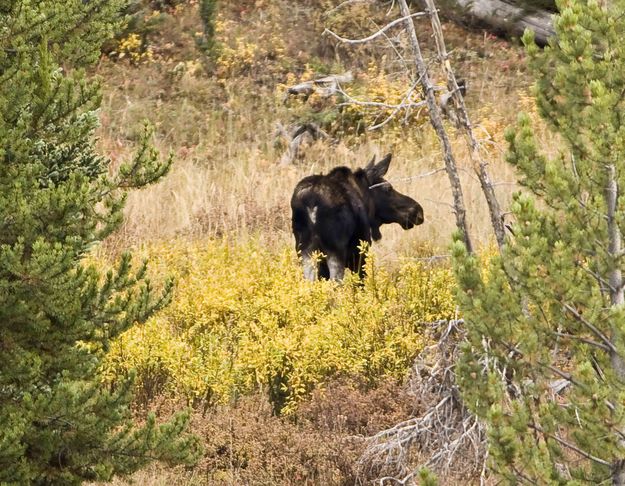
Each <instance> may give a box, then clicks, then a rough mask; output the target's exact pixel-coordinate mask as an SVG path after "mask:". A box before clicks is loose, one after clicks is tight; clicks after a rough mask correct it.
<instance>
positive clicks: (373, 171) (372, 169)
mask: <svg viewBox="0 0 625 486" xmlns="http://www.w3.org/2000/svg"><path fill="white" fill-rule="evenodd" d="M392 158H393V154H386V155H385V156H384V158H383V159H382V160H380V161H379V162H378V163H377V164H375V165H373V160H372V161H371V162H369V164H368V165H367V167H366V168H365V170H366V171H367V176H368V177H369V180H377V179H381V178H382V177H384V175H385V174H386V173H387V172H388V166H389V165H390V164H391V159H392ZM374 160H375V159H374Z"/></svg>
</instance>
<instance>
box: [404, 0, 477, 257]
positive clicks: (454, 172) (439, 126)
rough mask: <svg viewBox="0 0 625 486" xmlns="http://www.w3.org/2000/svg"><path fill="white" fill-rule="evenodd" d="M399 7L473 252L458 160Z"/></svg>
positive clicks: (412, 34) (458, 223) (413, 33)
mask: <svg viewBox="0 0 625 486" xmlns="http://www.w3.org/2000/svg"><path fill="white" fill-rule="evenodd" d="M398 3H399V8H400V11H401V15H402V16H403V17H405V21H404V23H405V25H406V29H407V31H408V35H409V37H410V45H411V47H412V52H413V54H414V62H415V66H416V68H417V73H418V75H419V80H420V83H421V86H422V88H423V93H424V95H425V100H426V102H427V105H428V110H429V114H430V122H431V123H432V127H434V130H435V131H436V134H437V135H438V138H439V140H440V141H441V145H442V147H443V158H444V160H445V170H446V172H447V176H448V177H449V182H450V183H451V190H452V194H453V198H454V212H455V214H456V226H457V228H458V229H459V230H460V231H461V232H462V238H463V240H464V244H465V246H466V248H467V251H468V252H469V253H473V246H472V245H471V239H470V238H469V229H468V227H467V221H466V212H467V211H466V208H465V205H464V196H463V194H462V186H461V185H460V177H459V176H458V168H457V166H456V160H455V159H454V156H453V153H452V151H451V143H450V141H449V137H448V136H447V132H445V127H444V126H443V119H442V117H441V112H440V108H439V106H438V103H437V102H436V96H435V94H434V87H433V86H432V83H431V82H430V77H429V74H428V70H427V65H426V63H425V60H424V59H423V55H422V54H421V48H420V47H419V39H418V38H417V32H416V30H415V27H414V22H413V19H412V17H411V14H410V9H409V8H408V5H407V4H406V0H399V1H398Z"/></svg>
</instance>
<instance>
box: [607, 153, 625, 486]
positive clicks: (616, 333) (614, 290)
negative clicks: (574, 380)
mask: <svg viewBox="0 0 625 486" xmlns="http://www.w3.org/2000/svg"><path fill="white" fill-rule="evenodd" d="M607 170H608V185H607V187H606V192H605V199H606V205H607V210H608V214H607V219H608V238H609V246H608V253H609V254H610V256H611V258H612V265H613V268H612V270H611V271H610V274H609V283H610V303H611V304H612V307H622V306H623V304H625V289H624V288H623V274H622V272H621V269H620V268H619V267H618V263H617V261H618V258H619V256H620V253H621V252H622V242H621V232H620V229H619V227H618V224H617V221H616V210H617V206H618V196H619V194H618V183H617V181H616V167H615V166H614V165H609V166H608V167H607ZM611 333H612V335H611V337H610V340H611V341H612V344H614V346H613V347H612V348H611V351H610V362H611V364H612V368H613V370H614V373H615V374H616V376H617V378H618V379H619V380H620V381H621V382H623V383H625V360H623V357H622V356H621V355H620V354H619V353H618V348H619V347H618V342H620V341H621V340H622V338H623V337H622V336H621V331H620V330H619V329H618V328H617V326H616V325H612V332H611ZM612 484H613V485H615V486H617V485H618V486H625V460H618V461H615V462H614V463H613V464H612Z"/></svg>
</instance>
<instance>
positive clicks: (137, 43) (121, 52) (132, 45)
mask: <svg viewBox="0 0 625 486" xmlns="http://www.w3.org/2000/svg"><path fill="white" fill-rule="evenodd" d="M111 54H116V55H117V58H118V59H123V58H128V59H130V61H132V62H134V63H138V62H145V61H151V60H152V59H153V53H152V50H151V49H150V48H149V47H148V48H147V49H146V48H144V45H143V41H142V40H141V36H140V35H139V34H136V33H131V34H128V35H127V36H126V37H124V38H123V39H121V40H120V41H119V44H118V45H117V51H116V52H115V53H111Z"/></svg>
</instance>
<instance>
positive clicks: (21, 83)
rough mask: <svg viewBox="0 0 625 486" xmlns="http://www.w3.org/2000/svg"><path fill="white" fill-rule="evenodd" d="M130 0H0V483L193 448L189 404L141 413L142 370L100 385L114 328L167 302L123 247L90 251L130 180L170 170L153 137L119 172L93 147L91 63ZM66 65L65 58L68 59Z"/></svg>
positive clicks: (126, 465)
mask: <svg viewBox="0 0 625 486" xmlns="http://www.w3.org/2000/svg"><path fill="white" fill-rule="evenodd" d="M122 7H123V2H122V1H119V0H50V1H44V0H38V1H29V0H0V483H1V484H20V485H22V484H63V485H67V484H78V483H80V482H82V481H83V480H96V479H108V478H110V477H111V476H112V475H114V474H126V473H130V472H132V471H134V470H136V469H137V468H139V467H141V466H142V465H144V464H146V463H147V462H148V461H149V460H151V459H161V460H165V461H171V462H188V461H192V460H193V459H194V457H195V456H196V455H197V450H198V449H197V440H196V439H195V438H194V437H192V436H188V435H187V434H186V433H185V428H186V424H187V421H188V416H187V415H184V414H183V415H179V416H177V417H175V418H174V419H173V420H172V421H171V422H170V423H166V424H164V425H157V424H156V423H155V419H154V417H153V416H149V417H148V418H147V420H146V422H145V424H144V425H143V426H141V427H135V426H134V425H133V423H132V421H131V417H130V409H129V405H130V401H131V394H130V387H131V383H130V382H125V383H122V384H120V385H119V386H117V387H116V388H115V389H113V390H109V389H105V388H104V387H103V386H102V385H101V380H100V377H99V375H98V370H99V364H100V362H101V359H102V357H103V353H104V352H105V351H106V348H107V345H108V342H109V341H110V340H111V339H113V338H115V337H116V336H118V335H119V334H120V333H121V332H123V331H124V330H126V329H128V328H129V327H130V326H131V325H133V323H135V322H142V321H144V320H145V319H146V318H147V317H148V316H149V315H150V314H151V313H152V312H154V311H155V310H156V309H158V308H159V307H161V306H162V305H164V304H166V303H167V302H168V300H169V297H170V293H171V292H170V291H171V284H168V285H167V286H166V288H165V289H164V291H163V292H159V293H158V294H156V295H155V293H154V291H153V289H152V288H151V286H150V283H149V281H148V280H147V279H146V276H145V265H143V266H141V267H140V268H138V269H133V268H132V265H131V259H130V256H129V255H124V256H123V257H122V258H121V261H120V262H119V265H118V266H117V268H116V270H115V271H111V272H109V273H108V274H106V275H100V274H99V272H98V271H97V270H96V268H94V267H93V266H89V265H86V264H84V263H83V257H84V256H85V255H86V254H87V253H88V251H89V249H90V248H92V247H93V246H94V245H95V244H97V243H98V242H99V241H101V240H102V239H103V238H105V237H106V236H107V235H109V234H110V233H111V232H112V231H114V230H115V229H116V228H117V227H118V226H119V224H120V222H121V220H122V209H123V204H124V191H125V190H127V189H129V188H134V187H141V186H144V185H146V184H149V183H151V182H153V181H155V180H157V179H158V178H159V177H161V176H162V175H163V174H164V173H166V172H167V170H168V168H169V165H170V163H171V160H167V161H165V162H159V160H158V157H157V154H156V152H155V150H154V149H153V148H152V147H151V146H150V144H149V140H148V138H149V133H146V136H145V137H144V138H143V139H142V141H141V144H140V149H139V151H138V153H137V155H136V156H135V157H134V158H133V160H132V161H130V162H129V163H127V164H125V165H123V166H122V167H121V168H120V170H119V171H118V172H117V173H116V174H115V175H110V174H109V170H108V169H109V167H108V166H109V160H108V159H106V158H105V157H102V156H100V155H98V154H97V152H96V150H95V148H94V130H95V128H96V125H97V117H96V110H97V108H98V107H99V105H100V95H99V86H98V85H97V83H94V82H92V81H89V80H87V78H86V76H85V74H84V72H83V71H82V68H84V67H86V66H87V65H88V64H89V63H91V62H93V61H94V60H95V59H97V58H98V56H99V47H100V45H101V43H102V41H104V40H105V39H107V38H109V37H110V36H111V35H112V33H113V32H114V31H115V30H116V29H117V28H118V27H119V25H120V21H121V19H120V16H119V14H118V12H119V11H120V9H121V8H122ZM61 66H62V67H61Z"/></svg>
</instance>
